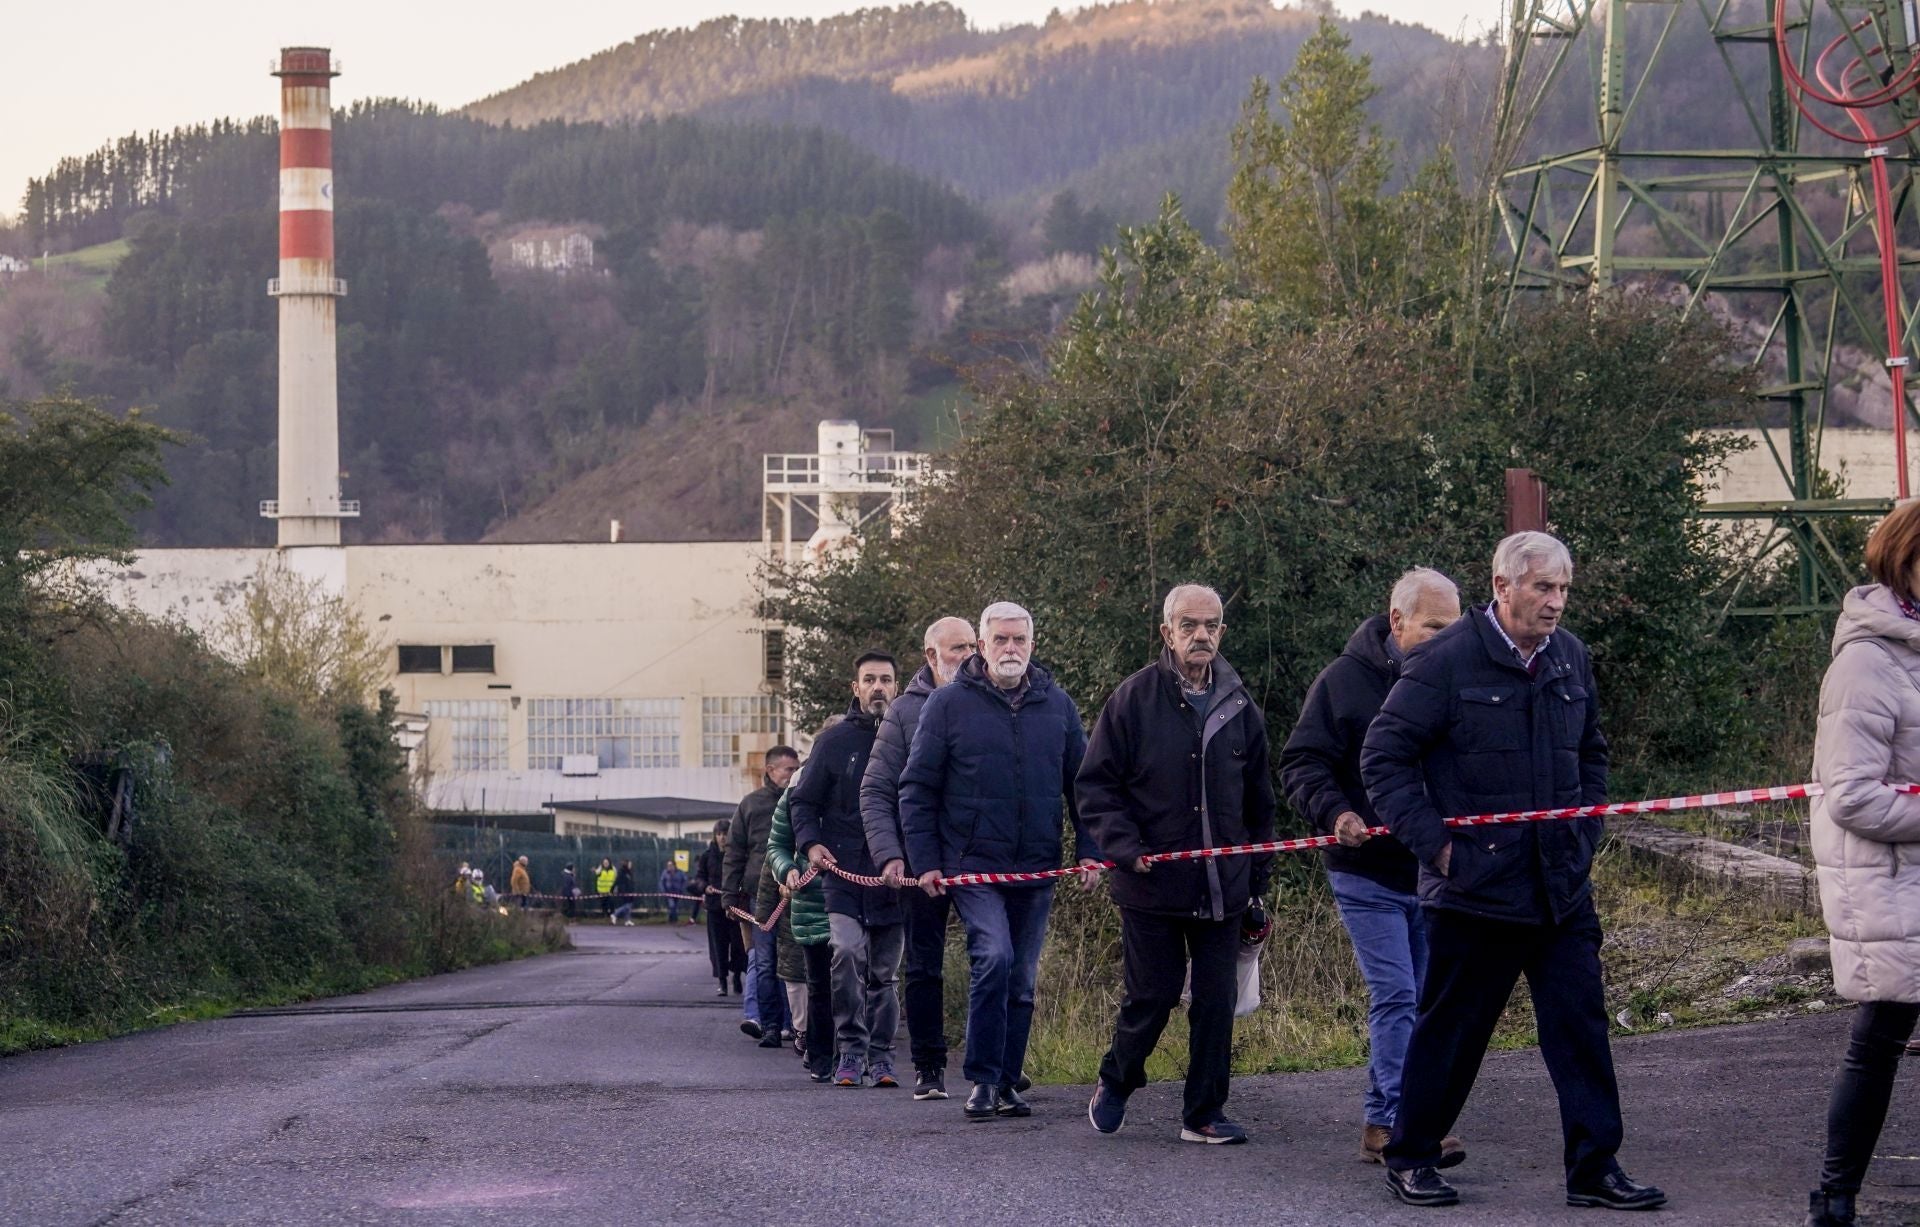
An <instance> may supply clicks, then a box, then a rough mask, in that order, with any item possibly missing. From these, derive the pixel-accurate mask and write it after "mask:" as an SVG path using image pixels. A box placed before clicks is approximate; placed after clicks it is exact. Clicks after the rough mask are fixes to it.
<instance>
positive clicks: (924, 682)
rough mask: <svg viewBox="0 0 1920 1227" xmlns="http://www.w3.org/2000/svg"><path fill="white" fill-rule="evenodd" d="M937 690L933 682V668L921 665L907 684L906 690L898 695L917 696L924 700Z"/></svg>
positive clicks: (937, 687)
mask: <svg viewBox="0 0 1920 1227" xmlns="http://www.w3.org/2000/svg"><path fill="white" fill-rule="evenodd" d="M938 689H939V686H937V685H935V684H934V680H933V666H932V665H921V666H920V669H919V671H918V672H916V673H915V674H914V675H913V678H912V680H910V681H908V682H907V688H906V689H905V690H902V691H901V692H900V693H901V694H903V695H908V694H917V695H919V696H921V697H922V698H925V697H926V696H927V695H930V694H932V693H933V692H934V691H936V690H938Z"/></svg>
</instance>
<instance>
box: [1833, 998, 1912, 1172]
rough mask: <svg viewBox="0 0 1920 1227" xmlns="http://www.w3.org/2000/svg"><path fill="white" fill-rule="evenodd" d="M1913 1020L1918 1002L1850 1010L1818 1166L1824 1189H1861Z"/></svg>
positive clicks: (1880, 1003)
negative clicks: (1822, 1159) (1849, 1032)
mask: <svg viewBox="0 0 1920 1227" xmlns="http://www.w3.org/2000/svg"><path fill="white" fill-rule="evenodd" d="M1916 1022H1920V1005H1910V1004H1908V1003H1906V1002H1904V1001H1869V1002H1867V1003H1866V1004H1864V1005H1862V1006H1861V1007H1860V1009H1859V1010H1858V1011H1857V1012H1856V1013H1855V1014H1854V1017H1853V1035H1852V1037H1851V1038H1850V1039H1849V1040H1848V1041H1847V1055H1846V1058H1845V1059H1844V1060H1843V1061H1842V1062H1841V1063H1840V1076H1839V1077H1838V1078H1835V1079H1834V1081H1833V1097H1832V1099H1831V1100H1829V1101H1828V1103H1827V1161H1826V1163H1825V1164H1823V1165H1822V1166H1821V1168H1820V1187H1821V1188H1822V1189H1824V1190H1826V1191H1827V1192H1829V1193H1858V1192H1859V1191H1860V1184H1861V1182H1862V1181H1864V1180H1865V1179H1866V1177H1867V1164H1869V1163H1871V1162H1872V1161H1873V1146H1874V1143H1875V1142H1878V1141H1879V1140H1880V1126H1882V1125H1883V1124H1885V1123H1886V1120H1887V1104H1888V1103H1889V1102H1891V1101H1892V1099H1893V1078H1894V1075H1895V1074H1896V1073H1898V1072H1899V1070H1900V1057H1901V1055H1902V1053H1903V1052H1904V1051H1905V1049H1906V1045H1907V1040H1908V1038H1909V1037H1911V1036H1912V1035H1913V1028H1914V1024H1915V1023H1916Z"/></svg>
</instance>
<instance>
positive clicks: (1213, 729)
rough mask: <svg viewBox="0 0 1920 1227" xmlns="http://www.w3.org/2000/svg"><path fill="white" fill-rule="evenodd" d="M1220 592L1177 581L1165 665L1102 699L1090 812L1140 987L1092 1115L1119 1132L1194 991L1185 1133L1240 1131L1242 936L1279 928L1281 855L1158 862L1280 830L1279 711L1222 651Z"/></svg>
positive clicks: (1165, 624)
mask: <svg viewBox="0 0 1920 1227" xmlns="http://www.w3.org/2000/svg"><path fill="white" fill-rule="evenodd" d="M1225 629H1226V626H1225V610H1224V607H1223V606H1222V605H1221V602H1220V596H1219V594H1218V593H1216V592H1215V591H1214V590H1213V589H1211V588H1206V587H1202V586H1201V585H1199V584H1182V585H1181V586H1179V587H1177V588H1175V589H1174V590H1173V591H1171V592H1169V593H1168V594H1167V599H1166V602H1165V605H1164V607H1163V609H1162V620H1161V624H1160V636H1161V639H1162V640H1163V641H1164V643H1165V647H1164V648H1163V649H1162V651H1161V655H1160V659H1159V661H1158V662H1156V663H1154V664H1151V665H1148V666H1147V667H1146V668H1144V669H1142V670H1140V671H1139V672H1138V673H1135V674H1134V675H1133V676H1132V677H1129V678H1128V679H1127V680H1126V681H1124V682H1121V683H1120V685H1119V687H1118V688H1116V689H1115V690H1114V692H1113V694H1112V695H1111V696H1110V697H1109V698H1108V699H1107V703H1106V706H1105V707H1103V708H1102V709H1101V711H1100V719H1099V721H1098V722H1096V723H1095V724H1094V726H1093V736H1092V738H1091V739H1089V740H1088V742H1087V755H1086V759H1085V761H1083V762H1082V763H1081V764H1080V777H1079V800H1080V817H1081V819H1082V820H1083V821H1085V823H1086V824H1087V829H1088V830H1089V831H1091V832H1092V833H1093V837H1094V840H1095V842H1096V843H1098V844H1099V846H1100V851H1102V852H1103V853H1105V854H1106V855H1107V857H1108V858H1109V859H1111V860H1112V861H1113V862H1114V865H1115V866H1116V867H1117V869H1118V872H1116V873H1115V874H1114V875H1113V879H1112V884H1111V889H1112V891H1113V901H1114V902H1115V903H1117V904H1119V905H1120V952H1121V958H1122V961H1123V963H1124V965H1125V980H1126V989H1127V993H1126V997H1125V998H1124V999H1123V1000H1122V1001H1121V1003H1120V1016H1119V1018H1118V1019H1117V1020H1116V1021H1115V1023H1114V1028H1113V1044H1112V1046H1111V1047H1109V1048H1108V1049H1107V1054H1106V1057H1105V1058H1104V1059H1103V1060H1102V1061H1101V1062H1100V1080H1099V1082H1098V1083H1097V1084H1096V1085H1095V1087H1094V1089H1093V1098H1092V1099H1091V1100H1090V1101H1089V1102H1088V1104H1087V1119H1088V1120H1090V1121H1092V1122H1093V1127H1094V1128H1095V1129H1097V1130H1099V1131H1100V1132H1101V1133H1117V1132H1119V1130H1120V1126H1121V1124H1122V1123H1123V1122H1124V1120H1125V1118H1126V1111H1127V1097H1128V1096H1129V1095H1132V1094H1133V1093H1134V1092H1135V1091H1137V1090H1139V1089H1140V1088H1141V1087H1143V1086H1145V1085H1146V1084H1147V1058H1148V1057H1149V1056H1151V1055H1152V1054H1153V1049H1154V1045H1156V1044H1158V1043H1159V1042H1160V1033H1161V1032H1162V1031H1163V1030H1165V1029H1166V1025H1167V1017H1168V1015H1169V1014H1171V1013H1172V1012H1173V1009H1174V1007H1175V1006H1177V1005H1179V1004H1180V989H1181V987H1182V984H1183V983H1184V982H1185V981H1186V980H1187V978H1188V967H1189V963H1191V967H1192V985H1193V995H1192V1000H1191V1003H1190V1004H1189V1005H1188V1006H1187V1049H1188V1051H1187V1086H1186V1102H1185V1105H1184V1110H1183V1111H1182V1114H1181V1128H1180V1140H1181V1141H1183V1142H1213V1143H1237V1142H1245V1141H1246V1140H1247V1133H1246V1130H1244V1129H1242V1128H1241V1127H1240V1126H1239V1125H1237V1124H1235V1123H1234V1122H1233V1121H1231V1120H1228V1119H1227V1115H1226V1112H1225V1108H1226V1104H1227V1079H1228V1074H1229V1073H1230V1072H1231V1069H1232V1065H1233V1008H1234V1004H1235V1000H1236V997H1237V992H1236V989H1237V983H1236V981H1237V976H1236V974H1235V973H1236V971H1237V970H1238V965H1239V960H1240V934H1241V928H1242V921H1243V918H1244V919H1245V920H1247V921H1248V922H1249V924H1248V927H1249V928H1251V929H1253V930H1256V931H1260V930H1264V929H1265V928H1266V909H1265V907H1264V906H1263V905H1262V904H1261V901H1260V900H1261V897H1262V896H1263V895H1265V894H1266V886H1267V874H1268V872H1269V870H1270V869H1271V868H1272V865H1273V855H1272V854H1271V853H1268V854H1266V855H1263V856H1257V857H1248V856H1235V857H1225V858H1220V859H1216V860H1204V861H1167V862H1164V863H1161V864H1153V863H1151V862H1147V861H1143V860H1142V859H1141V858H1142V857H1144V856H1146V855H1148V854H1149V853H1157V852H1178V851H1184V850H1191V849H1197V848H1212V847H1220V846H1222V845H1227V844H1244V843H1264V842H1266V841H1268V840H1271V839H1272V838H1273V811H1274V801H1273V777H1272V776H1271V775H1270V774H1269V769H1268V768H1269V764H1268V756H1267V721H1266V717H1265V716H1263V715H1261V713H1260V708H1259V706H1258V705H1256V704H1255V703H1254V701H1253V696H1252V695H1250V694H1248V693H1247V689H1246V687H1245V686H1243V685H1241V684H1240V675H1239V674H1237V673H1235V672H1234V671H1233V666H1231V665H1229V664H1228V663H1227V662H1226V660H1225V659H1224V658H1223V657H1221V655H1220V638H1221V634H1222V632H1223V631H1225Z"/></svg>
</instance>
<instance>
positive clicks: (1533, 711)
mask: <svg viewBox="0 0 1920 1227" xmlns="http://www.w3.org/2000/svg"><path fill="white" fill-rule="evenodd" d="M1572 585H1573V560H1572V558H1571V557H1570V556H1569V555H1568V553H1567V547H1566V546H1565V545H1563V544H1561V543H1560V542H1559V541H1558V540H1556V539H1554V538H1553V537H1550V536H1548V535H1547V534H1545V533H1537V532H1525V533H1516V534H1514V535H1513V536H1511V537H1508V538H1507V539H1506V540H1504V541H1502V542H1501V543H1500V547H1499V549H1497V550H1496V551H1495V552H1494V556H1493V601H1492V602H1491V603H1490V604H1488V605H1487V606H1485V607H1484V608H1478V607H1476V608H1474V609H1470V610H1468V611H1467V616H1466V617H1464V618H1462V619H1460V621H1458V622H1456V623H1454V624H1453V625H1452V626H1450V627H1448V628H1447V629H1446V630H1444V631H1441V632H1440V633H1439V634H1438V635H1435V636H1434V637H1433V638H1432V639H1431V640H1429V641H1428V642H1427V644H1426V645H1425V646H1424V647H1423V648H1421V650H1419V651H1418V652H1415V653H1413V654H1412V655H1411V656H1409V657H1408V659H1407V662H1406V665H1405V667H1404V668H1403V669H1402V670H1401V672H1400V678H1399V680H1398V681H1396V682H1395V683H1394V684H1393V689H1392V690H1390V691H1389V692H1388V693H1387V701H1386V703H1385V704H1384V705H1383V706H1382V707H1381V709H1380V714H1379V715H1378V716H1376V717H1375V718H1374V721H1373V724H1372V725H1371V727H1369V728H1368V730H1367V736H1366V741H1365V743H1364V744H1363V746H1362V749H1361V752H1360V774H1361V778H1362V779H1363V780H1364V781H1365V783H1366V786H1367V795H1368V796H1369V797H1370V798H1371V799H1372V801H1373V805H1374V808H1375V809H1376V810H1377V811H1379V814H1380V817H1381V818H1383V819H1385V821H1386V824H1387V826H1388V827H1389V828H1391V829H1392V831H1393V834H1394V837H1395V838H1396V839H1398V840H1399V841H1400V842H1401V843H1402V844H1404V845H1406V847H1407V849H1408V850H1409V851H1411V852H1412V853H1413V856H1414V859H1416V860H1417V861H1419V863H1420V883H1419V891H1420V902H1421V904H1422V905H1423V907H1424V908H1425V910H1426V916H1427V974H1426V979H1425V981H1424V982H1423V984H1422V985H1421V990H1420V1012H1419V1014H1418V1016H1417V1017H1416V1018H1415V1020H1414V1024H1413V1035H1412V1038H1411V1039H1410V1040H1409V1041H1408V1044H1407V1061H1406V1071H1405V1075H1404V1078H1403V1080H1402V1082H1401V1088H1400V1108H1399V1113H1398V1115H1397V1117H1396V1119H1395V1121H1394V1126H1393V1136H1392V1137H1391V1138H1390V1139H1389V1140H1388V1142H1387V1145H1386V1151H1385V1155H1386V1163H1387V1183H1388V1185H1389V1186H1390V1187H1391V1189H1392V1190H1393V1193H1394V1195H1395V1196H1396V1197H1398V1198H1399V1199H1400V1200H1401V1201H1403V1202H1406V1203H1407V1204H1409V1205H1416V1206H1444V1205H1452V1204H1453V1203H1455V1202H1457V1201H1459V1199H1460V1198H1459V1194H1458V1193H1457V1192H1455V1191H1454V1188H1453V1186H1452V1185H1450V1184H1448V1183H1447V1182H1446V1180H1445V1179H1444V1178H1442V1177H1441V1175H1440V1173H1439V1171H1438V1169H1439V1168H1442V1167H1449V1166H1452V1165H1453V1164H1454V1163H1456V1162H1458V1161H1459V1159H1460V1158H1463V1157H1464V1156H1459V1155H1449V1154H1447V1153H1446V1152H1445V1151H1444V1150H1443V1149H1442V1145H1441V1142H1442V1139H1443V1138H1444V1137H1445V1136H1446V1134H1447V1132H1448V1130H1450V1129H1451V1128H1452V1127H1453V1124H1454V1121H1455V1120H1456V1119H1457V1118H1458V1117H1459V1114H1460V1109H1461V1108H1462V1107H1463V1106H1464V1105H1465V1104H1466V1101H1467V1096H1468V1094H1469V1093H1470V1092H1471V1091H1472V1090H1473V1082H1474V1079H1475V1077H1476V1076H1478V1074H1479V1072H1480V1062H1481V1059H1482V1058H1483V1057H1484V1056H1485V1055H1486V1051H1487V1043H1488V1041H1489V1040H1491V1039H1492V1038H1493V1030H1494V1027H1495V1026H1496V1025H1497V1024H1498V1023H1499V1021H1500V1015H1501V1013H1502V1011H1504V1010H1505V1009H1506V1006H1507V1000H1508V998H1509V997H1511V996H1512V994H1513V988H1514V985H1515V984H1516V983H1517V982H1518V980H1519V978H1520V977H1521V976H1522V975H1524V976H1526V978H1527V988H1528V991H1529V992H1530V993H1531V995H1532V997H1533V1010H1534V1017H1535V1019H1536V1020H1537V1023H1538V1027H1539V1033H1540V1055H1541V1056H1542V1057H1543V1058H1545V1060H1546V1063H1547V1072H1548V1073H1549V1074H1550V1075H1551V1076H1552V1078H1553V1088H1554V1091H1555V1092H1556V1093H1557V1094H1558V1096H1559V1100H1560V1126H1561V1132H1562V1136H1563V1140H1564V1144H1565V1145H1564V1152H1563V1156H1562V1158H1563V1162H1564V1164H1565V1172H1566V1187H1567V1204H1568V1205H1571V1206H1595V1207H1603V1208H1606V1209H1613V1210H1651V1209H1653V1208H1655V1207H1657V1206H1660V1205H1662V1204H1664V1203H1665V1201H1666V1195H1665V1194H1664V1193H1662V1192H1661V1191H1660V1190H1659V1189H1656V1188H1653V1187H1651V1186H1649V1185H1642V1184H1637V1183H1635V1182H1634V1181H1633V1180H1632V1179H1630V1178H1629V1177H1628V1176H1627V1174H1626V1173H1625V1172H1624V1171H1622V1170H1621V1168H1620V1163H1619V1161H1618V1160H1617V1159H1616V1158H1615V1157H1614V1156H1615V1154H1616V1153H1617V1152H1618V1151H1619V1149H1620V1143H1621V1138H1622V1134H1623V1131H1624V1130H1623V1126H1622V1123H1621V1116H1620V1089H1619V1086H1618V1085H1617V1083H1616V1082H1615V1079H1614V1072H1613V1054H1612V1051H1611V1049H1610V1048H1609V1046H1608V1041H1607V1011H1606V1003H1605V991H1604V986H1603V984H1602V981H1601V975H1600V940H1601V938H1600V918H1599V916H1598V915H1597V914H1596V913H1595V911H1594V907H1593V883H1592V880H1591V876H1590V875H1591V871H1592V868H1593V854H1594V849H1595V847H1596V846H1597V845H1598V844H1599V842H1600V835H1601V825H1600V821H1599V820H1598V819H1596V818H1582V819H1578V820H1575V821H1570V822H1569V821H1555V822H1537V823H1535V822H1526V823H1506V824H1500V825H1494V826H1475V827H1462V828H1449V827H1448V826H1447V825H1446V821H1445V820H1446V819H1447V818H1449V817H1454V816H1459V815H1468V814H1485V813H1506V812H1511V811H1515V810H1536V809H1554V808H1559V807H1563V806H1578V805H1598V804H1602V803H1604V802H1605V801H1606V799H1607V740H1606V738H1605V737H1604V736H1602V735H1601V732H1600V703H1599V692H1598V688H1597V687H1596V686H1595V684H1594V679H1593V663H1592V661H1591V659H1590V658H1589V657H1588V655H1587V649H1586V645H1585V644H1583V643H1581V642H1580V640H1578V639H1576V638H1575V637H1574V636H1573V633H1572V632H1570V631H1568V630H1567V629H1566V628H1564V627H1563V626H1561V624H1560V620H1561V615H1562V614H1563V613H1565V611H1566V607H1567V593H1568V591H1569V590H1570V589H1571V587H1572Z"/></svg>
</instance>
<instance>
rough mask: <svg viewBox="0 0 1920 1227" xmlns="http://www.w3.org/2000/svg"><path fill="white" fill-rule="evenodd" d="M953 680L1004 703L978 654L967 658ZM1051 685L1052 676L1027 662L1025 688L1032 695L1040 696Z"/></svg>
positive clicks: (983, 660)
mask: <svg viewBox="0 0 1920 1227" xmlns="http://www.w3.org/2000/svg"><path fill="white" fill-rule="evenodd" d="M953 680H954V682H955V683H956V684H965V685H968V686H978V687H980V688H981V689H982V690H985V691H988V692H990V693H992V694H993V695H995V696H997V697H998V698H999V699H1000V700H1001V701H1002V702H1005V701H1006V696H1005V695H1004V694H1002V692H1001V690H1000V687H998V686H996V685H994V684H993V679H992V678H990V677H988V676H987V660H986V657H984V656H982V655H980V654H979V653H978V652H975V653H974V654H973V655H972V656H969V657H967V659H966V663H965V664H962V665H961V666H960V673H959V676H957V677H955V678H954V679H953ZM1052 685H1053V674H1051V673H1048V672H1047V671H1046V670H1045V669H1043V668H1041V667H1040V666H1039V665H1036V664H1034V663H1033V662H1032V661H1028V662H1027V687H1028V689H1029V691H1030V692H1031V693H1032V694H1034V695H1039V694H1042V693H1044V692H1045V691H1046V690H1047V689H1048V688H1050V687H1051V686H1052Z"/></svg>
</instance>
